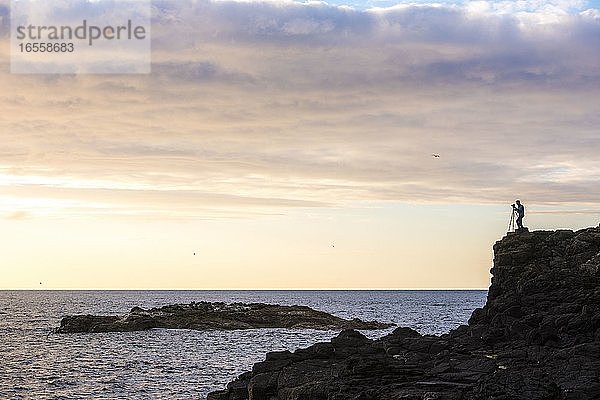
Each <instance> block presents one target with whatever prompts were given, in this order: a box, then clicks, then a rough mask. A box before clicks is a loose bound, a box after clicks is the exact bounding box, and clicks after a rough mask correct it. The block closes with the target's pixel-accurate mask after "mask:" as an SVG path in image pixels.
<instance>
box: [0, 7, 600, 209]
mask: <svg viewBox="0 0 600 400" xmlns="http://www.w3.org/2000/svg"><path fill="white" fill-rule="evenodd" d="M535 4H541V3H540V2H527V4H524V5H523V6H519V7H520V8H518V9H517V8H515V7H513V6H510V5H509V4H508V3H506V4H505V3H482V2H479V3H468V4H466V5H464V6H457V5H427V4H421V5H418V6H417V5H399V6H395V7H390V8H381V9H369V10H360V9H350V8H348V7H337V6H328V5H327V4H324V3H309V4H298V3H293V2H230V1H219V2H211V1H186V0H182V1H177V2H172V1H155V2H153V7H154V9H153V28H152V35H153V73H152V74H151V75H130V76H127V75H112V76H111V75H104V76H103V75H67V76H43V75H42V76H19V75H11V76H9V75H8V74H7V72H6V71H5V72H3V73H2V75H4V76H3V77H2V81H1V82H2V83H1V84H0V85H1V88H2V96H1V97H0V106H1V107H2V110H3V113H2V114H1V115H0V132H1V133H0V135H1V137H2V141H1V142H0V187H2V188H3V189H4V188H12V189H11V190H17V189H18V190H17V192H14V193H13V194H11V196H13V198H14V197H19V196H20V197H22V198H32V197H33V198H40V199H46V200H48V201H49V203H47V204H54V203H52V201H55V200H56V199H57V198H59V200H60V201H61V202H64V201H67V200H68V199H70V200H69V201H74V202H75V203H73V204H77V206H73V205H72V204H71V203H69V204H71V206H72V207H71V206H69V207H70V208H69V207H67V208H66V209H70V210H74V209H77V210H82V209H86V208H85V204H88V205H90V207H89V208H87V209H88V210H90V212H92V211H93V212H101V213H106V209H105V208H101V207H100V208H99V207H96V206H95V205H94V204H95V203H94V199H95V198H99V199H101V202H102V203H103V204H104V203H107V204H111V207H113V209H115V210H116V209H117V208H118V209H119V210H120V211H119V212H122V213H128V212H133V210H134V209H135V207H136V205H137V206H138V207H139V209H140V210H146V211H145V212H147V213H155V214H156V215H169V212H170V208H169V207H170V204H177V205H178V206H177V207H179V209H180V210H181V212H182V213H184V214H185V215H198V216H202V215H204V214H210V213H211V212H212V213H217V214H219V215H225V214H227V212H229V213H231V214H232V215H240V214H243V213H248V214H250V213H253V212H260V213H262V212H271V211H272V212H281V210H283V209H286V208H297V207H338V206H346V205H349V204H355V203H361V202H371V201H372V202H380V201H386V202H387V201H390V202H414V201H423V202H463V203H491V202H496V201H502V202H505V201H508V200H510V199H512V198H513V197H515V196H518V197H521V198H523V200H524V201H527V202H528V204H529V203H532V202H539V203H543V202H546V201H549V199H551V201H554V202H559V203H580V204H584V203H585V204H589V203H593V204H600V198H599V197H598V196H597V195H596V194H594V191H591V190H589V188H590V187H595V186H597V185H598V183H599V180H600V161H598V159H597V154H596V152H597V151H596V150H597V149H598V148H599V147H600V138H599V137H598V134H597V126H598V123H600V119H599V118H600V117H599V116H598V113H597V109H596V108H597V107H596V104H598V103H599V101H600V93H599V92H598V90H597V87H598V83H600V82H599V81H600V79H599V78H600V54H599V53H600V50H599V49H600V19H599V18H598V16H597V15H598V14H597V12H594V11H586V10H584V9H583V7H585V5H584V4H581V3H579V2H575V3H573V2H564V3H560V2H554V3H553V8H548V7H544V6H542V5H539V7H536V6H535ZM511 7H512V8H511ZM559 11H560V12H559ZM550 16H552V18H550ZM2 61H3V62H7V61H8V60H2ZM5 78H6V79H5ZM432 153H439V154H440V155H441V157H440V158H439V159H434V158H432V157H431V154H432ZM0 197H1V196H0ZM43 204H44V203H43V202H38V203H35V204H33V207H34V208H35V207H42V208H43V207H44V206H43ZM119 205H121V207H120V208H119ZM59 208H60V207H59ZM61 209H63V210H64V209H65V208H64V207H63V208H61ZM94 210H95V211H94ZM210 210H212V211H210ZM65 212H66V211H65ZM78 212H79V211H78ZM211 215H212V214H211Z"/></svg>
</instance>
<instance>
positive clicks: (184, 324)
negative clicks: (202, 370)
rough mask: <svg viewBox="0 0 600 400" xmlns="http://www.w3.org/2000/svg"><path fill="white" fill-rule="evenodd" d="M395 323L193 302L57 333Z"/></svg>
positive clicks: (67, 326) (71, 324) (70, 322)
mask: <svg viewBox="0 0 600 400" xmlns="http://www.w3.org/2000/svg"><path fill="white" fill-rule="evenodd" d="M390 326H392V324H387V323H381V322H376V321H366V322H365V321H361V320H359V319H353V320H346V319H343V318H340V317H336V316H334V315H331V314H328V313H326V312H323V311H317V310H313V309H312V308H310V307H306V306H281V305H274V304H262V303H252V304H244V303H232V304H226V303H209V302H200V303H191V304H176V305H169V306H164V307H160V308H152V309H150V310H144V309H142V308H139V307H134V308H133V309H132V310H131V311H130V312H129V314H127V315H125V316H116V315H108V316H96V315H74V316H68V317H64V318H63V319H62V320H61V322H60V327H59V328H57V330H56V332H57V333H79V332H130V331H142V330H146V329H152V328H170V329H197V330H206V329H217V330H235V329H255V328H290V329H319V330H342V329H360V330H373V329H386V328H389V327H390Z"/></svg>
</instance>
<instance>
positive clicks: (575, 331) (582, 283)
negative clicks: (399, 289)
mask: <svg viewBox="0 0 600 400" xmlns="http://www.w3.org/2000/svg"><path fill="white" fill-rule="evenodd" d="M599 271H600V227H599V228H590V229H585V230H581V231H577V232H573V231H566V230H564V231H552V232H551V231H537V232H523V233H519V234H509V235H508V236H506V237H505V238H503V239H502V240H501V241H499V242H497V243H496V244H495V245H494V267H493V268H492V270H491V272H492V274H493V278H492V284H491V286H490V289H489V293H488V299H487V303H486V305H485V306H484V307H483V308H482V309H477V310H475V311H474V312H473V314H472V316H471V318H470V320H469V324H468V325H464V326H461V327H459V328H457V329H455V330H453V331H451V332H450V333H448V334H445V335H442V336H422V335H420V334H419V333H418V332H416V331H414V330H412V329H409V328H397V329H396V330H395V331H394V332H393V333H391V334H390V335H387V336H385V337H383V338H381V339H378V340H370V339H367V338H366V337H364V336H363V335H362V334H360V333H358V332H356V331H353V330H346V331H343V332H342V333H340V334H339V336H337V337H336V338H334V339H332V340H331V342H330V343H317V344H315V345H313V346H311V347H309V348H306V349H300V350H297V351H295V352H294V353H290V352H275V353H269V354H267V357H266V360H265V361H263V362H259V363H257V364H255V365H254V366H253V368H252V371H249V372H247V373H244V374H243V375H241V376H240V377H239V378H237V379H236V380H235V381H234V382H231V383H230V384H228V386H227V389H226V390H223V391H218V392H214V393H211V394H210V395H209V396H208V400H246V399H249V400H274V399H278V400H304V399H306V400H348V399H356V400H359V399H360V400H370V399H372V400H376V399H377V400H399V399H403V400H442V399H443V400H459V399H460V400H513V399H514V400H517V399H523V400H525V399H527V400H561V399H564V400H587V399H590V400H592V399H600V272H599Z"/></svg>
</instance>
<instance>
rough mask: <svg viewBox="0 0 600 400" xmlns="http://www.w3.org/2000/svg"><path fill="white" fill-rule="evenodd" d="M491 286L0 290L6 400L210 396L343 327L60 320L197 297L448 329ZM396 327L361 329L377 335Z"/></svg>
mask: <svg viewBox="0 0 600 400" xmlns="http://www.w3.org/2000/svg"><path fill="white" fill-rule="evenodd" d="M486 296H487V291H485V290H389V291H388V290H385V291H384V290H373V291H371V290H360V291H354V290H349V291H343V290H342V291H340V290H332V291H320V290H319V291H317V290H305V291H296V290H294V291H286V290H281V291H279V290H276V291H275V290H265V291H261V290H248V291H246V290H244V291H240V290H228V291H171V290H166V291H0V399H2V400H5V399H32V400H33V399H35V400H45V399H65V400H77V399H169V400H174V399H182V400H183V399H185V400H187V399H205V398H206V395H207V394H208V393H209V392H211V391H214V390H218V389H223V388H224V387H225V385H226V384H227V382H229V381H231V380H233V379H234V378H236V377H237V376H238V375H239V374H241V373H243V372H244V371H248V370H250V369H251V367H252V365H253V364H254V363H255V362H259V361H262V360H264V358H265V355H266V354H267V353H268V352H271V351H279V350H290V351H294V350H295V349H298V348H303V347H307V346H310V345H311V344H314V343H316V342H320V341H328V340H330V339H331V338H332V337H334V336H336V335H337V334H338V332H337V331H315V330H310V329H301V330H294V329H253V330H243V331H229V332H223V331H193V330H169V329H153V330H150V331H143V332H127V333H93V334H55V333H53V329H54V328H56V327H58V326H59V325H60V320H61V318H62V317H63V316H66V315H72V314H103V315H119V314H125V313H127V312H128V311H129V310H130V309H131V308H132V307H134V306H140V307H143V308H151V307H160V306H163V305H167V304H175V303H190V302H192V301H196V302H198V301H219V302H227V303H229V302H262V303H272V304H284V305H294V304H297V305H307V306H309V307H312V308H315V309H318V310H323V311H327V312H329V313H332V314H334V315H338V316H340V317H344V318H361V319H363V320H378V321H384V322H391V323H394V324H396V325H398V326H407V327H411V328H413V329H416V330H417V331H419V332H421V333H422V334H435V335H439V334H443V333H446V332H448V331H450V330H451V329H453V328H456V327H457V326H459V325H461V324H464V323H466V322H467V320H468V319H469V316H470V315H471V312H472V311H473V310H474V309H475V308H477V307H481V306H483V304H484V303H485V299H486ZM392 330H393V329H388V330H380V331H369V332H363V333H365V334H366V335H367V336H369V337H371V338H378V337H381V336H383V335H385V334H387V333H389V332H391V331H392Z"/></svg>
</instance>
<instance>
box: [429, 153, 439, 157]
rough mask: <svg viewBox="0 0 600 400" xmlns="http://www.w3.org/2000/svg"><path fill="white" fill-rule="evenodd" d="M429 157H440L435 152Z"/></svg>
mask: <svg viewBox="0 0 600 400" xmlns="http://www.w3.org/2000/svg"><path fill="white" fill-rule="evenodd" d="M431 157H435V158H440V155H439V154H435V153H433V154H432V155H431Z"/></svg>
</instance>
